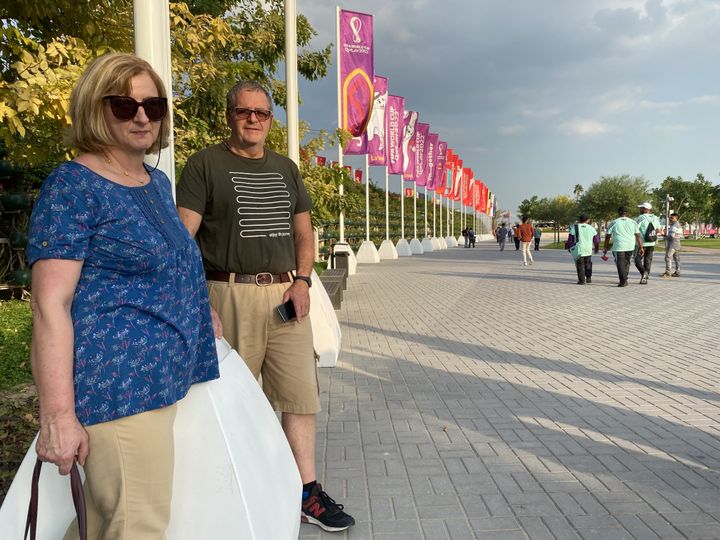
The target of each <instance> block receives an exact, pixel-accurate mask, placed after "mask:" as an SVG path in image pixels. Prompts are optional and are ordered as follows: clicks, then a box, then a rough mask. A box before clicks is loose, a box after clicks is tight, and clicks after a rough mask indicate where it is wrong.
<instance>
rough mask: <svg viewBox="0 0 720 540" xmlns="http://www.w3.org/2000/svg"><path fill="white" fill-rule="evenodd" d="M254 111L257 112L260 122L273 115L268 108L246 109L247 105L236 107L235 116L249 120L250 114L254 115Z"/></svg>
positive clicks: (256, 116) (256, 115)
mask: <svg viewBox="0 0 720 540" xmlns="http://www.w3.org/2000/svg"><path fill="white" fill-rule="evenodd" d="M252 113H255V118H257V119H258V120H260V122H264V121H265V120H267V119H268V118H270V117H271V116H272V111H268V110H267V109H246V108H245V107H235V118H237V119H238V120H247V119H248V118H250V116H252Z"/></svg>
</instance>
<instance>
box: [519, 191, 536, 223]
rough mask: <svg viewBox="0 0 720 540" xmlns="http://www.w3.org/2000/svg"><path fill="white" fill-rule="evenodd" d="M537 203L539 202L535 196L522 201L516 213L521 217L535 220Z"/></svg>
mask: <svg viewBox="0 0 720 540" xmlns="http://www.w3.org/2000/svg"><path fill="white" fill-rule="evenodd" d="M538 203H539V201H538V197H537V195H533V196H532V197H531V198H530V199H524V200H523V202H521V203H520V205H519V206H518V212H519V213H520V215H521V216H527V217H528V218H530V219H535V218H536V216H535V213H536V211H537V207H538Z"/></svg>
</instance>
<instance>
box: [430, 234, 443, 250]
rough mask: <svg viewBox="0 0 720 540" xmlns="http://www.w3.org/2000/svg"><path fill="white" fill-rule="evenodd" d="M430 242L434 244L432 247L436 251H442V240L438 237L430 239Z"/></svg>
mask: <svg viewBox="0 0 720 540" xmlns="http://www.w3.org/2000/svg"><path fill="white" fill-rule="evenodd" d="M430 242H432V247H433V250H434V251H440V250H441V249H442V246H441V245H440V240H438V239H437V238H436V237H434V236H433V237H432V238H430Z"/></svg>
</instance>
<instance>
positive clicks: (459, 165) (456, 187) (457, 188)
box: [452, 154, 463, 201]
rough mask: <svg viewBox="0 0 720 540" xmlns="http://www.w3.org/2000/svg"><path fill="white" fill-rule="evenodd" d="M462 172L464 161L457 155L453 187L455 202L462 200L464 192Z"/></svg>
mask: <svg viewBox="0 0 720 540" xmlns="http://www.w3.org/2000/svg"><path fill="white" fill-rule="evenodd" d="M462 171H463V160H462V159H460V156H458V155H457V154H456V155H455V171H454V172H453V187H452V198H453V201H459V200H460V194H461V191H462V188H461V186H462Z"/></svg>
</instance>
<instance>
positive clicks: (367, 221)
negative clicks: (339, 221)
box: [365, 153, 370, 242]
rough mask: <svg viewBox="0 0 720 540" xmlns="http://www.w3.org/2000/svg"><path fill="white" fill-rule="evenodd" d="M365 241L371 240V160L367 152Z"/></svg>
mask: <svg viewBox="0 0 720 540" xmlns="http://www.w3.org/2000/svg"><path fill="white" fill-rule="evenodd" d="M365 241H366V242H369V241H370V161H369V158H368V155H367V153H366V154H365Z"/></svg>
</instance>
